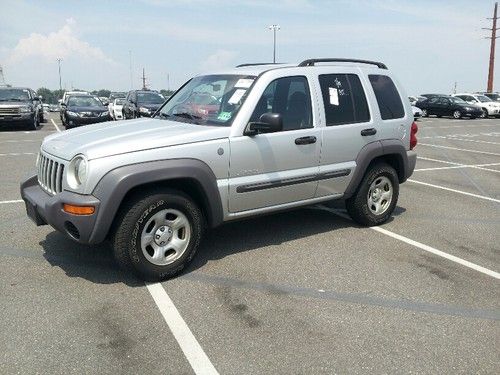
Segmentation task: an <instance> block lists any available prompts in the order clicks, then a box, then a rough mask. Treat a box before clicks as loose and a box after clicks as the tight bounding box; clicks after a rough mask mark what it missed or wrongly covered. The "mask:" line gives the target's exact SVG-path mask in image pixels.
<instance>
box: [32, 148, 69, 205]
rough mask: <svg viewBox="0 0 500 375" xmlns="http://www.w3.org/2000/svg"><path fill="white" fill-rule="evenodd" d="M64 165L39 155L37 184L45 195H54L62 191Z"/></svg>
mask: <svg viewBox="0 0 500 375" xmlns="http://www.w3.org/2000/svg"><path fill="white" fill-rule="evenodd" d="M63 172H64V164H62V163H59V162H57V161H55V160H52V159H50V158H49V157H47V156H46V155H44V154H42V153H40V158H39V159H38V184H39V185H40V186H41V187H42V189H43V190H45V191H46V192H47V193H49V194H52V195H55V194H57V193H60V192H61V191H62V179H63Z"/></svg>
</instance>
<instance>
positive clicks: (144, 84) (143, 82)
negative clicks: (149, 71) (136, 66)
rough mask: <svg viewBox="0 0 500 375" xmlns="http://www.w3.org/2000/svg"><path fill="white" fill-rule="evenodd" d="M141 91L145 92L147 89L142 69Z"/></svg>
mask: <svg viewBox="0 0 500 375" xmlns="http://www.w3.org/2000/svg"><path fill="white" fill-rule="evenodd" d="M141 79H142V89H143V90H147V89H148V88H147V87H146V73H145V72H144V68H142V78H141Z"/></svg>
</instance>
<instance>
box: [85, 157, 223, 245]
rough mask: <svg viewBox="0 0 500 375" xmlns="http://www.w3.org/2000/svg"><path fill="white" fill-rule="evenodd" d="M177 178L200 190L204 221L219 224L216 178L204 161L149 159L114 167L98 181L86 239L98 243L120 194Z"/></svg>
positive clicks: (219, 208) (220, 207) (219, 212)
mask: <svg viewBox="0 0 500 375" xmlns="http://www.w3.org/2000/svg"><path fill="white" fill-rule="evenodd" d="M179 179H182V180H189V181H190V182H191V183H194V184H196V186H197V188H198V190H200V191H201V192H202V200H203V206H204V207H203V208H204V209H205V212H206V214H207V221H208V224H209V225H210V226H211V227H215V226H217V225H219V224H221V223H222V221H223V213H222V202H221V198H220V195H219V191H218V189H217V179H216V177H215V175H214V173H213V172H212V170H211V169H210V167H209V166H208V165H207V164H205V163H204V162H202V161H200V160H197V159H169V160H159V161H151V162H146V163H138V164H131V165H126V166H123V167H118V168H116V169H113V170H111V171H110V172H108V173H107V174H106V175H105V176H104V177H103V178H102V179H101V180H100V181H99V183H98V184H97V186H96V187H95V188H94V191H93V192H92V195H93V196H95V197H96V198H97V199H99V200H100V201H101V207H100V215H99V216H98V218H97V220H96V223H95V226H94V230H93V232H92V235H91V237H90V241H89V242H90V243H99V242H101V241H103V240H104V239H105V238H106V235H107V234H108V231H109V229H110V227H111V224H112V223H113V219H114V218H115V215H116V213H117V211H118V208H119V207H120V204H121V203H122V201H123V198H124V197H125V196H126V194H127V193H128V192H129V191H130V190H131V189H133V188H135V187H138V186H140V185H144V184H151V183H155V182H158V183H164V182H166V183H168V181H169V180H179Z"/></svg>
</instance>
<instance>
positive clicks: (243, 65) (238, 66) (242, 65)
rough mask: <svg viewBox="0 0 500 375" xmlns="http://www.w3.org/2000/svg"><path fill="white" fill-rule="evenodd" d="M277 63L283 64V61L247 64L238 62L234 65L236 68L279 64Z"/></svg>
mask: <svg viewBox="0 0 500 375" xmlns="http://www.w3.org/2000/svg"><path fill="white" fill-rule="evenodd" d="M279 64H284V63H271V62H269V63H249V64H240V65H236V67H237V68H243V67H245V66H258V65H279Z"/></svg>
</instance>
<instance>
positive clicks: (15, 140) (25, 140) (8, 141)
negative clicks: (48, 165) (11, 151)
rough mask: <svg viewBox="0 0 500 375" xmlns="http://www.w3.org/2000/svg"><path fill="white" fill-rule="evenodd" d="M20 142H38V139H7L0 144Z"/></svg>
mask: <svg viewBox="0 0 500 375" xmlns="http://www.w3.org/2000/svg"><path fill="white" fill-rule="evenodd" d="M21 142H40V140H38V139H8V140H6V141H1V142H0V143H21Z"/></svg>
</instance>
